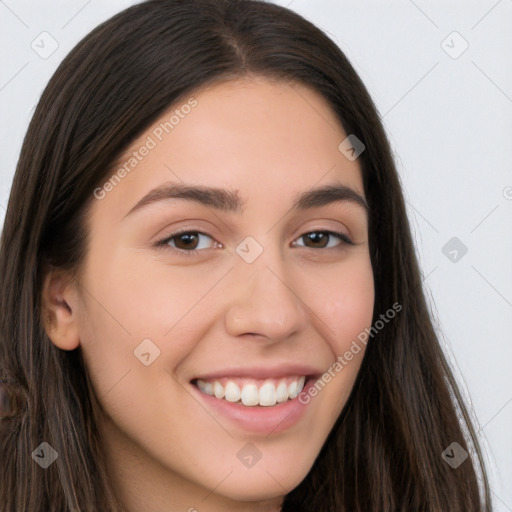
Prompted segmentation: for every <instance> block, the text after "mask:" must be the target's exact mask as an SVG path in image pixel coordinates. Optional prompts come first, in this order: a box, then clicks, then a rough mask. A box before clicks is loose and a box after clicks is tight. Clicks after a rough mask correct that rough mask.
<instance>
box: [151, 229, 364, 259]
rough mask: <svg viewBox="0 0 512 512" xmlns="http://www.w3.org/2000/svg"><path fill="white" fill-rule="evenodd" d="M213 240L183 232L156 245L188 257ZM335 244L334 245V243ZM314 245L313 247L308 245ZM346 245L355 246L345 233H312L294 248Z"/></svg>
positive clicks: (198, 232)
mask: <svg viewBox="0 0 512 512" xmlns="http://www.w3.org/2000/svg"><path fill="white" fill-rule="evenodd" d="M202 238H204V239H208V238H209V239H210V240H213V238H212V237H211V236H210V235H207V234H206V233H202V232H201V231H191V230H189V231H186V230H182V231H179V232H176V233H172V234H171V235H169V236H168V237H166V238H164V239H163V240H160V241H159V242H156V243H155V247H157V248H170V249H173V250H175V251H178V252H180V253H181V254H186V255H187V256H193V255H197V254H198V253H199V252H200V251H201V250H202V249H209V248H211V247H212V244H211V242H210V244H208V241H204V242H203V243H202V242H201V239H202ZM299 240H303V241H305V243H302V244H300V243H298V241H299ZM332 242H334V243H332ZM306 244H312V245H306ZM344 245H354V243H353V242H352V240H350V238H349V237H348V236H347V235H345V234H344V233H338V232H335V231H328V230H325V231H310V232H309V233H305V234H303V235H301V236H300V237H299V238H297V239H296V240H295V241H294V242H293V243H292V246H294V247H297V246H298V247H306V248H308V249H329V250H330V249H333V250H336V249H341V248H342V247H343V246H344ZM213 247H222V245H221V244H219V243H218V242H216V241H214V243H213Z"/></svg>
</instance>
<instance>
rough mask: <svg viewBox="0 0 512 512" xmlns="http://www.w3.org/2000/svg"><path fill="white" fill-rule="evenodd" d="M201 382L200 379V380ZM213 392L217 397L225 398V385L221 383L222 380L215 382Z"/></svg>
mask: <svg viewBox="0 0 512 512" xmlns="http://www.w3.org/2000/svg"><path fill="white" fill-rule="evenodd" d="M198 382H199V381H198ZM213 394H214V395H215V396H216V397H217V398H224V394H225V392H224V386H222V385H221V383H220V382H217V381H215V382H214V383H213Z"/></svg>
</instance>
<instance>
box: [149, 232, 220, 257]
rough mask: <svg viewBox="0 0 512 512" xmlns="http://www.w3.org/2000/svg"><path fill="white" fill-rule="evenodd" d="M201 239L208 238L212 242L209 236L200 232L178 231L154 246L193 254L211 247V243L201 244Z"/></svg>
mask: <svg viewBox="0 0 512 512" xmlns="http://www.w3.org/2000/svg"><path fill="white" fill-rule="evenodd" d="M203 238H206V239H208V238H209V239H210V240H212V241H213V238H212V237H211V236H210V235H207V234H206V233H201V232H200V231H180V232H177V233H173V234H171V235H170V236H168V237H166V238H164V239H163V240H161V241H159V242H157V243H156V244H155V245H156V246H157V247H160V248H165V247H167V248H171V249H176V250H177V251H181V252H182V253H183V254H185V253H192V254H194V253H197V252H199V251H200V250H202V249H209V248H211V247H212V246H213V244H212V243H211V242H210V243H208V242H207V241H206V242H203V241H202V240H203Z"/></svg>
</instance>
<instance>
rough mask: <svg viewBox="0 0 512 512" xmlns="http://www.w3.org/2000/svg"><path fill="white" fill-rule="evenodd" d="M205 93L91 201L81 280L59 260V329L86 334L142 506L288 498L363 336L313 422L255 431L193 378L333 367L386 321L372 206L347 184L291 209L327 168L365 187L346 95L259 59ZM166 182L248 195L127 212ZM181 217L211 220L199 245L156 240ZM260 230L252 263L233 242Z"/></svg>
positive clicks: (112, 449)
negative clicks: (241, 455)
mask: <svg viewBox="0 0 512 512" xmlns="http://www.w3.org/2000/svg"><path fill="white" fill-rule="evenodd" d="M194 97H195V98H196V100H197V102H198V103H197V106H196V107H195V108H193V109H192V110H191V112H190V113H189V114H188V115H187V116H185V117H184V118H183V119H180V122H179V124H178V125H177V126H175V127H174V129H173V130H172V132H170V133H169V134H168V135H165V137H164V138H163V139H162V141H159V142H158V145H157V146H156V147H155V148H154V149H152V150H151V151H150V152H149V154H148V155H147V156H145V157H144V158H143V159H142V160H141V161H140V162H138V164H137V166H136V168H135V169H134V170H132V171H131V172H130V173H129V174H128V175H127V176H126V177H125V178H124V179H123V180H122V182H121V183H119V184H118V185H117V186H116V187H114V189H113V190H111V191H110V192H108V193H107V194H106V195H105V197H104V198H103V199H101V200H98V199H95V200H94V201H93V204H92V207H91V216H90V218H89V223H88V229H89V232H90V244H89V247H88V251H87V255H86V261H85V267H84V272H83V277H82V280H81V283H80V284H81V285H82V287H83V288H82V289H81V288H79V287H78V286H77V284H76V282H75V281H72V280H71V281H66V280H65V279H64V277H63V276H61V275H59V274H57V273H56V274H49V275H48V276H47V278H46V280H45V285H44V295H43V296H44V304H45V307H46V308H47V311H48V312H49V317H51V318H52V322H51V324H48V327H47V332H48V335H49V336H50V338H51V339H52V341H53V343H54V344H55V345H56V346H57V347H59V348H60V349H63V350H73V349H75V348H77V347H81V350H82V351H83V355H84V358H85V361H86V365H87V367H88V371H89V374H90V378H91V382H92V386H93V390H94V394H95V397H96V398H97V401H98V421H99V427H100V430H101V433H102V439H103V440H104V444H105V453H106V457H107V464H108V466H109V472H110V474H111V475H112V478H113V481H114V484H115V488H116V492H117V494H118V495H119V497H120V499H121V500H122V502H123V504H124V506H125V508H126V510H128V511H130V512H131V511H134V512H135V511H151V512H160V511H162V512H163V511H165V512H169V511H176V512H178V511H190V512H193V511H194V510H197V511H198V512H216V511H223V512H226V511H228V512H229V511H258V512H263V511H265V512H271V511H272V512H273V511H277V510H279V508H280V504H281V502H282V500H283V497H284V496H285V495H286V494H287V493H288V492H289V491H291V490H292V489H293V488H295V487H296V486H297V485H298V484H299V483H300V482H301V481H302V480H303V479H304V477H305V476H306V474H307V473H308V471H309V470H310V468H311V466H312V464H313V462H314V460H315V458H316V457H317V455H318V453H319V451H320V449H321V447H322V445H323V443H324V441H325V439H326V437H327V435H328V434H329V432H330V431H331V429H332V427H333V425H334V422H335V421H336V419H337V418H338V416H339V414H340V412H341V411H342V409H343V406H344V404H345V403H346V400H347V398H348V396H349V393H350V391H351V389H352V386H353V383H354V380H355V378H356V375H357V372H358V370H359V368H360V364H361V361H362V356H363V354H364V346H363V347H362V348H363V350H361V351H360V352H359V353H358V354H357V355H356V356H354V358H353V359H352V361H350V363H349V364H348V365H347V366H346V367H344V368H343V371H341V372H339V373H338V374H337V375H336V377H335V378H333V379H332V380H331V382H330V383H329V384H328V385H327V386H326V387H325V388H324V389H323V390H322V391H321V392H320V393H318V395H317V396H315V397H314V398H312V399H311V401H310V403H309V404H308V406H307V409H306V412H305V414H304V416H303V417H302V419H301V420H300V422H299V423H297V424H295V425H293V426H292V427H291V428H289V429H288V430H286V431H284V432H281V433H278V434H270V435H259V434H254V433H250V432H247V431H244V430H243V429H241V428H238V427H237V426H236V425H234V424H232V423H230V421H229V419H226V418H225V417H223V416H219V415H217V416H216V415H215V413H214V412H212V411H211V410H208V408H205V407H204V406H203V405H202V404H200V403H199V402H198V401H197V400H196V399H194V397H193V396H192V395H191V393H190V386H191V384H190V382H189V381H190V380H191V379H192V378H193V377H194V376H197V375H201V374H205V373H207V372H211V371H214V370H216V369H218V368H226V365H230V366H232V367H233V368H237V367H244V366H247V364H248V361H249V362H250V364H253V365H273V364H274V363H279V362H282V361H289V360H291V361H295V362H302V363H305V364H309V365H312V366H314V367H315V368H318V369H321V371H325V370H327V369H328V368H329V367H330V366H331V365H332V364H333V363H334V362H335V361H336V358H337V357H338V356H339V355H343V354H344V353H345V352H346V351H347V350H348V349H349V347H350V345H351V343H352V341H353V340H355V339H356V337H357V335H358V334H359V333H360V332H362V331H363V330H364V329H365V328H369V327H370V326H371V320H372V312H373V305H374V288H373V286H374V283H373V273H372V267H371V262H370V256H369V250H368V220H367V214H366V211H365V210H364V208H362V207H361V206H360V205H358V204H356V203H355V202H352V201H339V202H334V203H331V204H327V205H324V206H321V207H317V208H312V209H308V210H304V211H291V210H290V208H291V205H292V202H293V199H294V198H295V196H296V195H297V194H298V193H300V192H303V191H307V190H310V189H312V188H314V187H319V186H322V185H328V184H334V183H342V184H344V185H346V186H349V187H350V188H352V189H353V190H355V191H356V192H358V193H359V194H360V195H361V196H363V197H364V190H363V184H362V177H361V169H360V166H359V163H358V162H357V160H355V161H350V160H348V159H347V158H346V157H345V156H344V155H343V154H342V153H341V152H340V151H339V150H338V145H339V144H340V142H341V141H343V140H344V139H345V138H346V136H347V134H345V133H344V131H343V129H342V127H341V125H340V123H339V122H338V120H337V118H336V117H335V114H334V112H333V111H332V109H331V108H330V107H329V105H328V104H327V103H326V101H325V100H324V99H323V98H322V97H321V96H319V95H318V94H317V93H316V92H313V91H312V90H310V89H308V88H305V87H304V86H298V85H296V84H295V85H292V84H289V83H285V82H279V81H269V80H267V79H263V78H257V77H250V78H249V77H247V78H244V79H237V80H233V81H228V82H224V83H218V84H215V85H213V86H210V87H207V88H205V89H202V90H199V91H197V92H196V93H195V94H194ZM183 103H185V101H184V102H183ZM175 108H177V107H176V106H174V107H173V109H175ZM173 109H171V110H173ZM168 118H169V114H166V115H164V116H162V118H161V119H160V120H158V121H157V122H156V123H155V124H154V125H153V126H151V127H150V128H149V129H148V130H147V131H146V132H145V133H144V134H143V135H142V136H141V137H140V138H139V139H138V140H137V141H135V142H134V144H133V145H132V147H131V148H130V149H129V150H128V151H127V152H126V155H125V158H124V159H123V158H121V159H120V162H123V161H125V160H126V159H127V158H129V156H130V155H131V153H132V151H133V150H135V149H137V148H140V147H141V145H142V144H143V143H144V141H146V140H147V137H148V135H151V134H152V130H154V128H155V127H156V126H158V124H159V123H160V122H161V121H162V120H164V119H168ZM153 138H154V137H153ZM109 176H110V175H109ZM106 179H108V176H107V178H106ZM166 182H174V183H181V182H185V183H187V184H196V185H198V184H199V185H208V186H213V187H221V188H227V189H230V190H235V189H236V190H238V191H239V196H240V198H241V199H242V200H243V201H245V204H244V208H243V212H238V213H234V212H224V211H218V210H215V209H214V208H212V207H206V206H204V205H201V204H199V203H195V202H193V201H187V200H183V199H168V200H165V201H161V202H159V203H155V204H152V205H148V206H146V207H144V208H141V209H139V210H136V211H135V212H133V213H131V214H130V215H128V216H127V217H125V216H126V215H127V213H128V212H129V211H130V210H131V208H133V206H134V205H135V204H136V203H137V202H138V201H139V200H140V199H141V198H142V197H143V196H144V195H146V193H148V192H149V191H150V190H151V189H153V188H154V187H156V186H158V185H161V184H163V183H166ZM178 228H187V229H188V230H189V231H192V232H195V233H197V232H200V233H206V235H208V236H206V235H202V237H201V238H200V240H199V241H198V244H199V245H195V246H194V247H199V249H198V250H199V251H200V252H199V253H198V254H197V255H187V254H183V253H184V252H185V251H186V250H187V249H186V246H185V245H184V244H183V243H181V244H180V241H181V242H183V240H182V239H180V238H179V237H178V238H174V239H173V241H170V242H169V243H168V244H167V247H166V248H158V249H157V248H155V246H154V245H152V244H154V243H156V242H157V241H160V240H162V239H165V238H166V237H168V236H170V235H172V234H173V233H174V232H175V231H176V230H177V229H178ZM318 231H334V232H341V233H343V234H345V235H347V236H349V237H350V239H351V240H352V241H353V242H354V245H348V244H346V243H344V242H343V241H342V240H339V239H338V238H336V237H331V238H330V239H329V242H328V245H329V248H321V247H320V248H319V246H318V244H317V245H315V244H314V243H312V242H311V241H309V240H308V239H307V237H304V236H303V235H305V234H307V233H311V232H318ZM247 236H251V237H253V238H254V239H255V240H256V241H257V242H258V243H259V244H260V246H261V247H262V248H263V252H262V254H261V255H260V256H259V257H258V258H257V259H256V260H255V261H253V262H252V263H247V262H246V261H244V259H242V258H241V257H240V256H239V255H238V254H237V252H236V250H235V249H236V248H237V246H238V245H239V244H240V242H241V241H242V240H244V239H245V238H246V237H247ZM209 237H211V238H209ZM294 241H295V243H296V245H293V242H294ZM215 242H217V244H215ZM320 245H321V244H320ZM183 247H185V248H184V249H183ZM180 248H181V249H182V252H180V251H179V249H180ZM146 338H150V339H151V340H152V342H153V343H154V344H155V345H156V346H157V347H158V348H159V350H160V356H159V357H158V358H157V359H155V360H154V362H153V363H152V364H151V365H149V366H145V365H143V364H142V363H141V362H140V361H139V360H138V359H137V358H136V357H135V356H134V350H135V349H136V347H137V346H138V345H139V344H140V343H141V341H142V340H144V339H146ZM247 442H252V443H254V444H255V445H256V446H257V448H258V449H259V450H260V452H261V454H262V457H261V459H260V460H259V462H258V463H257V464H256V465H255V466H253V467H252V468H247V467H245V466H244V465H243V464H242V463H241V462H240V460H239V459H238V458H237V452H238V451H239V450H240V449H241V448H242V447H243V446H244V445H245V444H246V443H247ZM342 463H343V462H342V461H340V464H342Z"/></svg>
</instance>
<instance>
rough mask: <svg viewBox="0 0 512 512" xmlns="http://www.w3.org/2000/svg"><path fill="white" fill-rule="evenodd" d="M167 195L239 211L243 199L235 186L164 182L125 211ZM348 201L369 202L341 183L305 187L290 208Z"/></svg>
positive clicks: (218, 208)
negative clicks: (227, 187)
mask: <svg viewBox="0 0 512 512" xmlns="http://www.w3.org/2000/svg"><path fill="white" fill-rule="evenodd" d="M169 199H185V200H188V201H194V202H197V203H200V204H202V205H204V206H208V207H211V208H215V209H216V210H219V211H224V212H229V213H242V211H243V204H244V203H243V201H242V200H241V198H240V195H239V192H238V190H227V189H223V188H216V187H206V186H202V185H187V184H183V183H164V184H163V185H160V186H158V187H156V188H154V189H153V190H151V191H150V192H149V193H148V194H146V195H145V196H144V197H143V198H142V199H141V200H140V201H139V202H138V203H137V204H136V205H135V206H134V207H133V208H132V209H131V210H130V211H129V212H128V213H127V214H126V215H125V218H126V217H128V216H129V215H131V214H132V213H133V212H135V211H137V210H140V209H142V208H143V207H145V206H148V205H150V204H154V203H157V202H161V201H166V200H169ZM340 201H349V202H352V203H355V204H357V205H359V206H361V207H362V208H363V209H364V210H365V211H366V212H368V211H369V206H368V203H367V202H366V200H365V199H364V197H363V196H361V195H360V194H359V193H358V192H356V191H355V190H354V189H352V188H350V187H348V186H346V185H343V184H341V183H337V184H332V185H325V186H323V187H318V188H314V189H311V190H306V191H304V192H302V193H300V194H298V195H297V196H296V197H295V199H294V202H293V204H292V210H293V209H295V210H307V209H310V208H318V207H320V206H324V205H327V204H331V203H335V202H340Z"/></svg>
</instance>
